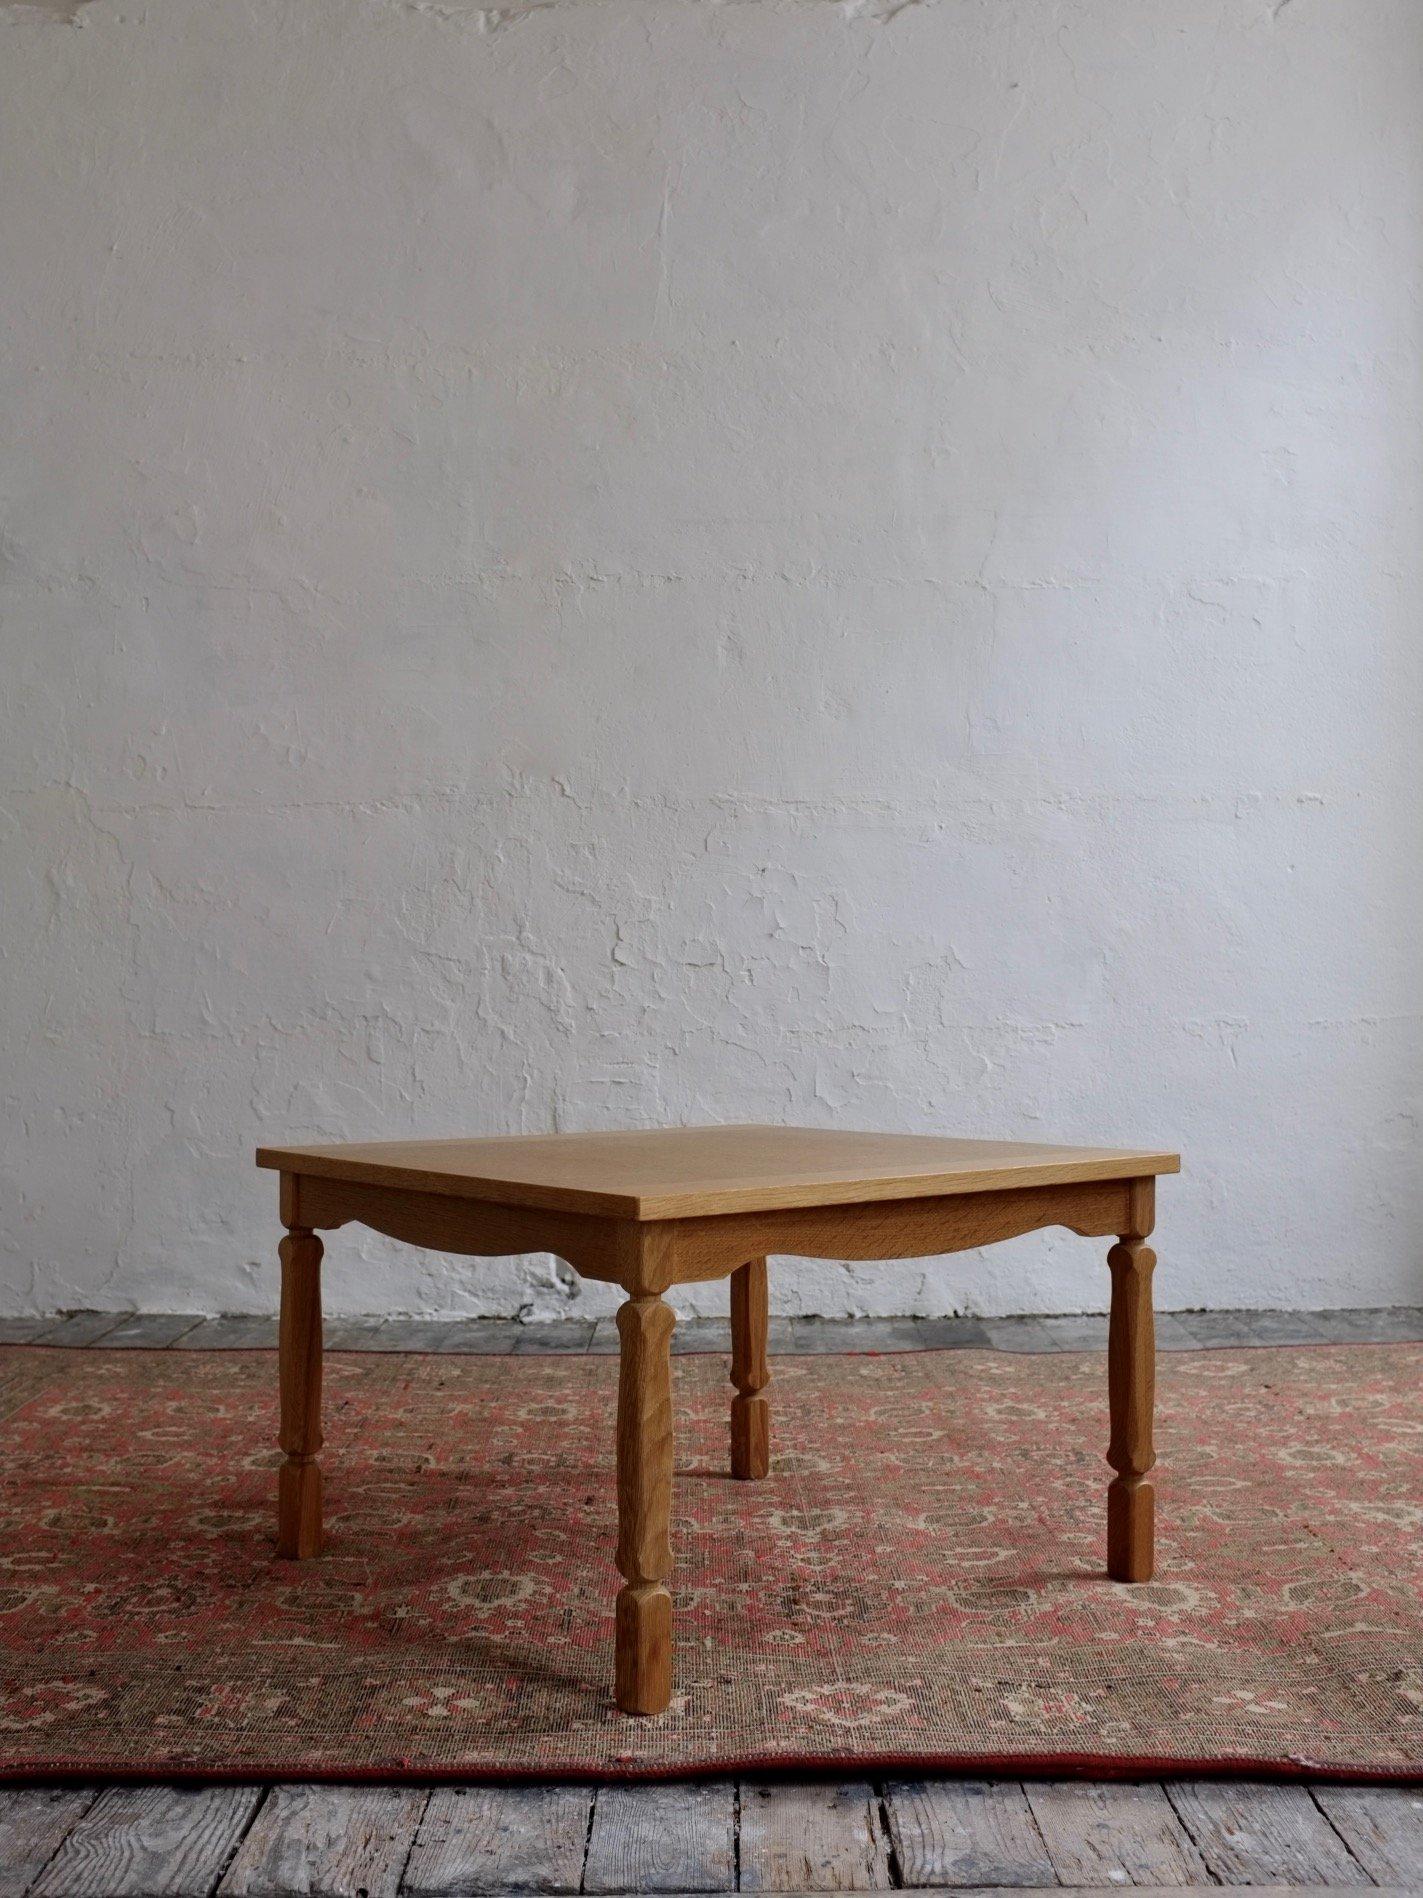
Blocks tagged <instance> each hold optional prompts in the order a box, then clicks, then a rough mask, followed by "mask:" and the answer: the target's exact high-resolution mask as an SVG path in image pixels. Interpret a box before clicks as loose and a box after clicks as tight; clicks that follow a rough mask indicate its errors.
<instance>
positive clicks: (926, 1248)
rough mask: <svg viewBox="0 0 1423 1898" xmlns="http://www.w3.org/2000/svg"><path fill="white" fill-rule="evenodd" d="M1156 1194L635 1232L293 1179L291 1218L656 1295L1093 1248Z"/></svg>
mask: <svg viewBox="0 0 1423 1898" xmlns="http://www.w3.org/2000/svg"><path fill="white" fill-rule="evenodd" d="M1154 1203H1155V1181H1154V1180H1153V1179H1152V1178H1150V1177H1147V1178H1143V1179H1122V1180H1084V1181H1078V1182H1074V1183H1069V1184H1064V1185H1053V1186H1026V1187H1000V1188H996V1189H994V1190H991V1191H988V1192H981V1193H953V1194H946V1195H943V1196H939V1197H933V1198H925V1199H898V1200H875V1201H869V1202H854V1203H851V1204H848V1205H841V1206H806V1207H800V1206H794V1207H775V1208H770V1209H768V1210H766V1211H764V1212H742V1213H718V1214H711V1215H709V1216H706V1217H703V1218H696V1219H664V1220H643V1221H637V1220H627V1219H615V1218H608V1217H605V1216H602V1215H595V1214H589V1213H567V1212H553V1211H546V1210H544V1209H542V1208H537V1207H525V1206H502V1205H496V1204H493V1203H491V1202H489V1201H486V1200H469V1199H460V1198H456V1197H454V1196H452V1195H446V1194H439V1193H429V1192H420V1191H415V1190H412V1189H408V1188H400V1187H388V1186H372V1185H367V1184H360V1183H357V1182H354V1181H349V1180H331V1179H324V1178H320V1177H318V1176H316V1175H314V1174H292V1173H284V1174H283V1175H282V1217H283V1220H284V1221H285V1223H286V1224H287V1225H288V1226H291V1227H305V1228H309V1229H312V1230H324V1229H327V1228H331V1227H335V1226H344V1225H346V1224H347V1223H349V1222H352V1221H354V1222H356V1223H357V1224H359V1225H363V1226H369V1227H371V1228H372V1229H373V1230H374V1231H376V1232H382V1233H385V1234H387V1235H388V1236H389V1237H390V1238H392V1239H401V1240H404V1241H405V1242H406V1243H408V1244H410V1245H418V1246H427V1247H429V1248H431V1249H432V1250H434V1251H437V1252H453V1253H461V1254H465V1255H468V1256H473V1257H484V1258H489V1257H502V1256H508V1255H510V1254H514V1253H523V1252H552V1253H554V1254H556V1255H557V1256H558V1257H559V1258H561V1259H565V1260H566V1261H567V1262H568V1264H569V1265H571V1266H572V1267H573V1269H574V1270H575V1271H576V1272H578V1273H580V1274H582V1276H583V1277H585V1278H592V1279H603V1280H607V1281H609V1282H611V1283H613V1284H619V1285H623V1286H624V1287H626V1289H627V1290H628V1291H630V1292H634V1293H639V1294H647V1293H655V1292H662V1291H665V1290H666V1289H667V1288H668V1287H669V1286H671V1285H677V1284H685V1283H690V1282H692V1281H696V1280H702V1279H718V1278H725V1277H726V1276H727V1275H728V1274H729V1273H731V1272H734V1271H735V1270H736V1269H737V1267H738V1266H740V1265H743V1264H744V1263H745V1262H746V1261H747V1260H749V1259H756V1258H764V1257H766V1256H767V1255H768V1254H773V1253H774V1254H782V1255H788V1256H790V1257H793V1258H806V1259H850V1260H890V1259H919V1258H930V1257H934V1256H936V1255H937V1254H940V1253H948V1252H962V1251H964V1250H966V1249H968V1248H971V1247H974V1246H985V1245H993V1244H995V1243H996V1242H997V1241H998V1240H1000V1239H1012V1238H1015V1237H1017V1236H1018V1235H1019V1234H1020V1233H1025V1232H1036V1231H1038V1230H1039V1229H1040V1228H1042V1227H1044V1226H1065V1227H1067V1228H1068V1229H1069V1230H1071V1231H1073V1232H1077V1233H1081V1234H1083V1235H1084V1236H1087V1237H1105V1236H1107V1235H1109V1234H1111V1235H1128V1236H1132V1237H1135V1238H1145V1237H1146V1236H1147V1235H1148V1234H1149V1233H1150V1231H1151V1227H1152V1221H1153V1214H1154Z"/></svg>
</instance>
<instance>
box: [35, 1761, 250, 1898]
mask: <svg viewBox="0 0 1423 1898" xmlns="http://www.w3.org/2000/svg"><path fill="white" fill-rule="evenodd" d="M261 1797H262V1789H261V1787H260V1786H199V1787H196V1788H184V1787H179V1786H111V1787H109V1789H108V1790H107V1791H106V1792H103V1793H100V1795H99V1797H98V1798H97V1799H96V1800H95V1801H94V1803H93V1805H92V1806H91V1807H90V1808H89V1810H88V1812H86V1813H85V1814H84V1816H83V1817H82V1818H81V1819H79V1820H78V1822H77V1823H76V1824H75V1825H74V1826H73V1828H72V1829H71V1831H70V1832H69V1835H68V1837H67V1838H66V1839H65V1840H64V1843H63V1844H62V1845H61V1846H60V1848H59V1850H58V1851H57V1852H56V1853H55V1855H54V1857H53V1858H52V1859H50V1861H49V1863H48V1865H46V1867H45V1869H44V1871H43V1872H41V1874H40V1876H39V1878H38V1879H36V1881H35V1883H34V1884H33V1886H32V1887H31V1892H32V1894H33V1898H190V1894H192V1895H195V1898H207V1893H208V1892H210V1891H211V1890H212V1888H213V1886H214V1884H215V1883H216V1882H217V1879H218V1878H219V1876H220V1875H221V1872H222V1868H223V1866H224V1865H225V1864H226V1863H227V1861H228V1859H229V1858H230V1856H231V1855H232V1850H233V1848H234V1846H235V1845H236V1844H237V1841H238V1840H239V1839H240V1838H241V1837H242V1829H243V1827H244V1826H245V1825H246V1824H247V1821H248V1820H249V1819H250V1818H251V1816H252V1811H253V1808H254V1807H255V1806H256V1804H257V1801H258V1800H259V1799H260V1798H261Z"/></svg>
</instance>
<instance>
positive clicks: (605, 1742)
mask: <svg viewBox="0 0 1423 1898" xmlns="http://www.w3.org/2000/svg"><path fill="white" fill-rule="evenodd" d="M726 1371H727V1366H726V1360H725V1359H724V1358H721V1357H710V1356H708V1357H698V1356H688V1357H681V1358H678V1359H677V1360H676V1362H675V1372H674V1382H675V1396H676V1404H677V1414H678V1446H677V1448H678V1486H677V1492H676V1497H675V1502H674V1522H673V1527H674V1548H675V1553H676V1563H677V1567H676V1574H675V1578H674V1584H673V1587H674V1595H675V1601H676V1612H677V1654H676V1694H675V1698H674V1701H673V1704H672V1708H671V1711H670V1712H669V1713H667V1714H665V1715H663V1716H660V1717H658V1718H656V1719H652V1720H634V1719H629V1718H627V1717H624V1716H621V1715H619V1714H617V1713H616V1712H615V1711H614V1709H613V1707H612V1703H611V1697H610V1672H611V1665H612V1632H613V1596H614V1592H615V1590H616V1587H617V1583H618V1577H617V1575H616V1573H615V1571H614V1569H613V1566H612V1561H611V1553H612V1548H613V1539H614V1499H613V1480H612V1444H613V1413H614V1401H615V1392H616V1379H617V1366H616V1363H615V1362H614V1361H613V1360H611V1359H608V1358H568V1357H543V1358H537V1357H535V1358H480V1357H447V1356H418V1357H417V1356H378V1355H374V1354H362V1353H333V1354H331V1355H330V1356H329V1357H328V1359H327V1366H326V1405H325V1425H326V1449H325V1452H324V1455H323V1464H324V1468H325V1471H326V1499H327V1520H328V1528H329V1538H328V1549H327V1552H326V1553H325V1554H324V1555H323V1556H322V1557H321V1558H320V1559H319V1560H317V1561H315V1562H308V1563H303V1564H296V1563H288V1562H279V1561H277V1560H275V1559H274V1557H273V1554H272V1528H273V1497H274V1489H275V1480H274V1471H275V1466H276V1463H277V1460H278V1459H277V1455H276V1452H275V1450H274V1448H273V1439H274V1436H275V1430H276V1415H275V1412H276V1401H275V1389H276V1366H275V1361H274V1359H273V1357H272V1356H271V1355H270V1354H268V1353H265V1352H242V1351H223V1352H196V1351H195V1352H191V1353H186V1352H184V1353H180V1352H159V1351H121V1350H115V1351H107V1352H106V1351H103V1350H87V1351H62V1350H46V1349H44V1348H43V1347H26V1346H18V1347H7V1348H5V1349H3V1350H0V1417H3V1428H0V1775H3V1776H6V1777H10V1778H24V1777H35V1778H41V1777H45V1776H53V1775H55V1774H62V1773H66V1772H67V1773H88V1774H94V1775H103V1774H114V1773H131V1774H136V1775H142V1774H151V1775H153V1776H155V1777H164V1776H171V1775H173V1774H175V1773H192V1774H196V1775H198V1776H202V1775H203V1774H214V1775H221V1776H224V1777H242V1776H247V1777H258V1776H270V1777H284V1776H285V1777H292V1778H317V1777H321V1776H323V1775H326V1776H331V1777H348V1778H369V1779H377V1780H379V1779H398V1778H400V1777H402V1776H406V1777H412V1778H438V1777H440V1776H441V1775H447V1776H449V1777H451V1778H461V1779H479V1778H493V1777H500V1776H515V1775H520V1774H532V1775H540V1774H542V1775H548V1776H558V1775H581V1776H587V1777H599V1776H603V1777H613V1778H627V1777H637V1776H639V1775H657V1774H667V1773H677V1772H686V1771H694V1770H697V1769H701V1770H711V1769H734V1768H738V1767H754V1766H757V1765H765V1766H774V1765H777V1764H783V1765H785V1766H788V1767H790V1766H796V1767H805V1766H808V1765H816V1764H820V1765H825V1766H827V1767H834V1766H846V1767H849V1766H852V1765H853V1766H857V1767H858V1766H868V1767H874V1766H877V1765H878V1766H883V1767H889V1766H895V1767H898V1768H903V1769H906V1770H913V1769H914V1768H916V1767H918V1768H923V1769H926V1770H927V1769H929V1768H932V1767H940V1768H952V1767H955V1766H964V1767H969V1768H972V1767H979V1768H982V1769H985V1770H986V1769H989V1768H992V1767H994V1766H1001V1767H1002V1768H1004V1769H1006V1770H1013V1769H1014V1768H1015V1767H1016V1768H1017V1769H1018V1770H1032V1769H1033V1768H1034V1767H1035V1766H1036V1767H1038V1768H1040V1769H1043V1770H1049V1769H1052V1770H1061V1769H1063V1768H1068V1769H1070V1768H1072V1767H1074V1766H1080V1767H1082V1768H1083V1769H1084V1770H1085V1769H1092V1770H1098V1771H1110V1770H1114V1769H1118V1768H1122V1767H1129V1766H1131V1765H1133V1764H1137V1765H1140V1766H1143V1767H1148V1768H1149V1767H1157V1768H1161V1769H1165V1770H1169V1768H1170V1766H1171V1765H1172V1764H1173V1763H1175V1764H1179V1765H1181V1766H1182V1767H1183V1768H1190V1767H1197V1768H1200V1767H1203V1766H1209V1765H1222V1766H1235V1767H1238V1768H1241V1769H1242V1770H1243V1769H1246V1768H1248V1769H1251V1770H1264V1771H1270V1770H1274V1771H1280V1772H1290V1771H1298V1772H1304V1771H1308V1772H1310V1773H1314V1774H1321V1773H1322V1774H1326V1775H1327V1774H1328V1773H1330V1772H1341V1773H1349V1772H1352V1771H1361V1772H1366V1773H1375V1774H1379V1775H1382V1776H1394V1777H1410V1776H1412V1777H1420V1776H1423V1347H1420V1346H1413V1345H1384V1346H1371V1345H1357V1346H1355V1345H1351V1346H1326V1347H1315V1348H1310V1349H1280V1350H1233V1351H1208V1352H1199V1353H1185V1352H1183V1353H1179V1354H1171V1355H1166V1356H1163V1358H1162V1360H1161V1365H1160V1376H1159V1395H1158V1426H1157V1446H1158V1452H1159V1454H1160V1458H1161V1469H1160V1473H1159V1475H1160V1487H1159V1500H1158V1521H1159V1527H1158V1556H1159V1563H1158V1579H1157V1580H1156V1581H1155V1582H1153V1583H1151V1584H1148V1585H1145V1586H1140V1587H1120V1586H1116V1585H1114V1584H1112V1583H1110V1582H1108V1581H1107V1579H1106V1577H1105V1573H1104V1570H1103V1526H1104V1494H1105V1487H1106V1483H1107V1480H1108V1477H1109V1475H1110V1472H1109V1471H1108V1469H1107V1467H1106V1465H1105V1463H1104V1461H1103V1458H1102V1449H1103V1445H1104V1443H1105V1438H1106V1403H1105V1389H1104V1386H1105V1370H1104V1365H1103V1363H1102V1360H1101V1359H1100V1358H1099V1357H1095V1356H1092V1355H1088V1354H1083V1355H1073V1356H1061V1355H1053V1356H1026V1355H1025V1356H1011V1355H1004V1354H997V1353H990V1352H980V1351H945V1352H916V1353H906V1354H904V1355H885V1356H836V1357H802V1358H792V1359H783V1360H780V1361H779V1362H776V1363H774V1364H773V1366H772V1371H773V1383H772V1385H771V1390H770V1395H771V1398H772V1401H773V1417H774V1448H773V1456H774V1461H773V1468H772V1474H771V1476H770V1477H769V1478H768V1479H767V1480H766V1481H765V1482H764V1483H759V1484H756V1483H739V1482H734V1481H732V1480H731V1479H730V1478H729V1476H728V1475H727V1441H726V1432H727V1406H728V1402H729V1397H730V1387H729V1385H728V1383H727V1376H726Z"/></svg>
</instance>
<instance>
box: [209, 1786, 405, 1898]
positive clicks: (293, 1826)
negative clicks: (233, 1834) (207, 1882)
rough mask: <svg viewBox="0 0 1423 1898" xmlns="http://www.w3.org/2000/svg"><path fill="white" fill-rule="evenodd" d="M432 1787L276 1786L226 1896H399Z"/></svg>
mask: <svg viewBox="0 0 1423 1898" xmlns="http://www.w3.org/2000/svg"><path fill="white" fill-rule="evenodd" d="M428 1798H429V1793H428V1791H427V1790H426V1789H425V1788H424V1787H404V1786H273V1787H272V1789H271V1791H270V1792H269V1793H268V1794H267V1797H266V1799H265V1800H264V1802H263V1804H262V1809H261V1811H260V1812H259V1813H258V1814H257V1817H256V1818H255V1819H254V1820H253V1822H252V1826H251V1829H250V1830H249V1831H248V1833H247V1836H246V1838H245V1839H243V1841H242V1844H241V1846H240V1847H239V1849H238V1852H237V1856H236V1857H235V1858H234V1859H233V1861H232V1865H231V1867H230V1868H229V1870H228V1874H227V1876H226V1878H224V1879H223V1881H222V1884H221V1885H220V1886H219V1888H218V1889H219V1891H220V1893H221V1895H222V1898H278V1894H279V1895H280V1898H395V1893H396V1891H397V1889H398V1887H399V1884H400V1874H401V1872H402V1871H403V1870H404V1867H405V1861H406V1859H407V1858H408V1857H409V1856H410V1848H411V1845H412V1843H413V1842H414V1838H415V1832H416V1828H417V1827H418V1825H419V1823H420V1815H421V1813H422V1812H423V1811H424V1809H425V1802H426V1800H427V1799H428Z"/></svg>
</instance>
